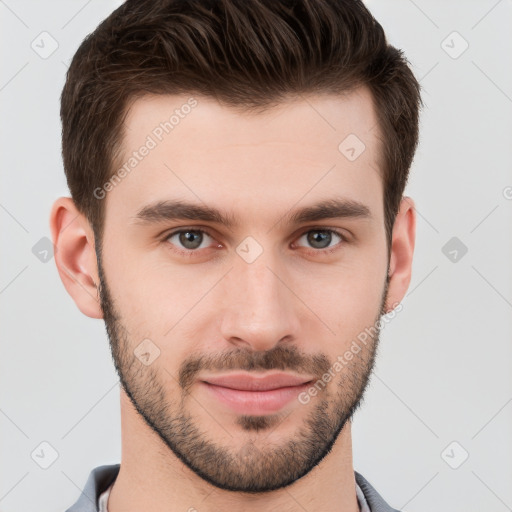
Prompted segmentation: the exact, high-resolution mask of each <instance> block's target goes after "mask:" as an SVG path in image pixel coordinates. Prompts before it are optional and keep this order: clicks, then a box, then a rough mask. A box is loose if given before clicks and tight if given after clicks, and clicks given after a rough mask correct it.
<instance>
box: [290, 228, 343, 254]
mask: <svg viewBox="0 0 512 512" xmlns="http://www.w3.org/2000/svg"><path fill="white" fill-rule="evenodd" d="M337 239H338V241H337V243H335V244H334V245H331V243H332V242H336V240H337ZM300 240H305V241H306V243H307V244H309V245H310V247H312V248H313V249H317V251H314V252H320V251H325V252H332V251H335V250H336V249H338V247H337V246H338V245H340V242H346V241H347V239H346V238H345V237H344V236H343V235H342V234H341V233H339V232H338V231H336V230H334V229H311V230H309V231H307V232H306V233H304V234H303V235H302V236H301V237H300V238H299V241H300Z"/></svg>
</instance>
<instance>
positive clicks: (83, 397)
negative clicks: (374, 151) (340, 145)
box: [0, 0, 512, 512]
mask: <svg viewBox="0 0 512 512" xmlns="http://www.w3.org/2000/svg"><path fill="white" fill-rule="evenodd" d="M367 3H368V6H369V8H370V9H371V10H372V12H373V13H374V15H375V17H376V18H377V20H378V21H379V22H380V23H381V24H382V25H383V27H384V29H385V30H386V33H387V35H388V38H389V40H390V42H391V43H392V44H393V45H395V46H397V47H399V48H402V49H403V50H404V52H405V54H406V56H407V57H408V59H409V61H410V62H411V65H412V67H413V70H414V72H415V74H416V76H417V78H418V79H419V80H420V81H421V85H422V87H423V99H424V102H425V104H426V106H425V109H424V111H423V113H422V122H421V143H420V147H419V149H418V152H417V155H416V159H415V161H414V164H413V168H412V171H411V179H410V184H409V186H408V189H407V191H406V194H407V195H410V196H411V197H413V198H414V199H415V201H416V206H417V214H418V230H417V244H416V251H415V262H414V267H413V278H412V283H411V286H410V289H409V292H408V294H407V296H406V298H405V299H404V301H403V310H402V312H400V313H399V314H398V315H397V316H396V318H395V319H394V320H393V321H392V322H391V323H390V324H389V325H387V326H386V327H385V329H384V331H383V333H382V338H381V339H382V341H381V345H380V350H379V356H378V361H377V365H376V370H375V374H374V376H373V378H372V380H371V385H370V388H369V389H368V392H367V395H366V399H365V402H364V404H363V406H362V408H361V410H360V411H359V412H358V413H357V415H356V418H355V421H354V425H353V437H354V468H355V469H356V470H357V471H359V472H360V473H362V474H363V475H364V476H365V477H366V478H367V479H368V480H369V481H370V483H372V485H373V486H374V487H375V488H376V489H377V490H378V491H379V492H380V493H381V494H382V496H383V497H384V498H385V499H386V501H388V502H389V503H390V504H391V505H392V506H393V507H395V508H397V509H402V508H403V509H406V510H407V511H408V512H414V511H417V512H423V511H424V512H427V511H432V510H450V511H452V512H456V511H464V512H477V511H478V512H480V511H482V510H486V511H496V512H501V511H506V510H512V485H511V483H512V462H511V461H512V435H511V432H512V428H511V427H512V385H511V383H512V344H511V333H512V315H511V313H512V279H511V274H512V271H511V267H512V265H511V262H512V200H511V199H510V198H512V188H511V187H512V173H511V164H512V150H511V147H512V115H511V114H512V67H511V62H512V59H511V55H512V36H511V32H510V26H511V24H512V2H511V1H510V0H501V1H496V0H489V1H487V0H480V1H467V0H458V1H454V0H453V1H451V2H445V1H428V2H427V1H426V0H415V1H414V2H413V1H412V0H386V1H383V0H372V1H368V2H367ZM117 5H119V2H114V1H112V0H111V1H105V0H101V1H100V0H89V1H83V0H80V1H78V0H77V1H75V0H73V1H70V0H66V1H47V2H40V1H36V0H33V1H28V0H20V1H15V0H5V1H0V20H1V29H0V34H1V38H2V41H1V50H0V51H1V52H2V74H1V77H0V108H1V113H0V116H1V117H0V118H1V120H2V123H1V134H0V136H1V141H2V160H1V164H2V173H1V195H0V222H1V230H0V232H1V237H2V260H1V265H0V304H1V315H2V317H1V324H0V328H1V333H0V335H1V344H2V345H1V350H2V352H1V358H0V390H1V396H0V432H1V435H0V442H1V446H0V453H1V467H0V512H22V511H23V512H24V511H27V510H39V511H40V512H46V511H57V510H65V509H66V508H68V507H69V506H70V505H71V504H73V503H74V502H75V501H76V500H77V498H78V496H79V494H80V491H81V490H82V489H83V487H84V484H85V481H86V479H87V477H88V475H89V473H90V471H91V470H92V469H93V468H94V467H96V466H99V465H103V464H112V463H117V462H119V461H120V455H121V454H120V417H119V384H118V378H117V375H116V373H115V369H114V366H113V363H112V361H111V356H110V350H109V346H108V339H107V336H106V334H105V331H104V324H103V322H102V321H100V320H92V319H89V318H87V317H85V316H83V315H82V314H81V313H80V312H79V310H78V309H77V307H76V306H75V304H74V303H73V302H72V300H71V298H70V297H69V296H68V295H67V293H66V291H65V290H64V287H63V285H62V283H61V281H60V279H59V277H58V274H57V271H56V268H55V262H54V260H53V259H50V260H49V261H48V262H47V263H43V262H41V261H40V260H39V259H38V258H37V257H36V256H35V255H34V254H33V252H32V248H33V247H34V245H35V244H36V243H38V241H39V240H40V239H41V238H43V237H49V236H50V232H49V226H48V216H49V212H50V207H51V204H52V202H53V201H54V200H55V199H56V198H57V197H58V196H60V195H69V194H68V191H67V187H66V183H65V178H64V173H63V168H62V162H61V157H60V129H61V127H60V120H59V95H60V92H61V90H62V87H63V84H64V75H65V72H66V69H67V65H68V63H69V61H70V59H71V57H72V56H73V54H74V52H75V51H76V49H77V47H78V45H79V44H80V42H81V40H82V39H83V38H84V37H85V36H86V35H87V34H88V33H89V32H91V31H92V30H93V29H94V28H95V27H96V25H97V24H98V23H99V22H100V21H101V20H102V19H104V18H105V17H106V16H107V15H108V14H109V13H110V12H111V11H112V10H113V9H114V8H115V7H116V6H117ZM43 31H46V32H48V33H49V34H51V37H52V38H53V39H54V40H55V41H56V42H57V43H58V48H57V49H56V50H55V51H54V53H52V54H51V55H50V56H48V57H47V58H41V57H40V55H38V54H37V53H36V52H35V51H34V50H33V49H32V47H31V44H32V42H33V41H35V43H34V44H36V43H37V44H39V45H40V46H42V43H41V42H40V40H41V37H48V36H40V34H41V32H43ZM454 31H456V32H458V33H459V34H460V36H458V35H456V34H455V35H454V34H452V33H453V32H454ZM38 41H39V43H38ZM443 41H445V42H444V43H443ZM464 41H466V42H467V44H468V45H469V46H468V48H467V50H466V51H464V53H462V54H461V55H460V56H458V57H457V58H453V56H454V55H456V54H458V53H459V52H460V51H461V50H462V49H463V48H464V45H465V43H464ZM45 48H46V51H49V50H50V49H51V40H50V39H46V40H45ZM40 51H42V50H40ZM447 52H448V53H451V54H452V56H450V55H449V54H448V53H447ZM507 187H509V188H507ZM452 237H457V238H458V239H459V240H460V243H463V244H464V245H465V246H466V247H467V253H466V254H465V255H464V256H462V257H460V254H461V252H460V250H459V252H458V253H457V254H458V256H457V257H458V260H457V261H455V262H453V261H451V260H450V259H449V258H448V257H447V256H445V254H444V253H443V252H442V248H443V247H444V245H445V244H446V243H447V242H448V241H449V240H450V239H451V238H452ZM40 243H41V242H40ZM460 243H459V246H460ZM446 252H448V251H446ZM452 254H453V253H452ZM44 441H46V442H47V443H49V444H50V445H51V446H52V447H53V448H54V449H55V450H56V451H57V452H58V458H57V460H56V461H55V462H54V463H53V464H52V465H51V466H50V467H49V468H48V469H42V468H41V467H40V466H39V465H37V464H36V462H34V460H33V459H32V457H31V454H32V453H33V452H34V450H36V452H37V450H40V449H41V448H40V443H42V442H44ZM453 441H456V443H458V444H456V445H451V446H450V447H449V448H448V450H446V451H445V449H446V448H447V447H448V446H449V445H450V444H451V443H452V442H453ZM43 446H45V445H43ZM49 452H50V451H49V449H48V448H46V453H49ZM465 452H467V453H468V454H469V457H468V458H467V460H466V461H465V462H464V463H463V464H462V465H460V466H459V467H458V468H457V469H452V467H450V465H449V464H448V463H447V461H448V462H450V464H451V465H457V464H459V463H460V461H461V460H462V457H463V455H464V453H465ZM443 454H444V456H443ZM311 512H313V511H311Z"/></svg>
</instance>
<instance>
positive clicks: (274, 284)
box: [221, 253, 303, 351]
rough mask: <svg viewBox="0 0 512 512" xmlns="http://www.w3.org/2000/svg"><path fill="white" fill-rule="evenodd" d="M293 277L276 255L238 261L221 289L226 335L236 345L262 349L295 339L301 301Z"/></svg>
mask: <svg viewBox="0 0 512 512" xmlns="http://www.w3.org/2000/svg"><path fill="white" fill-rule="evenodd" d="M264 254H265V253H264ZM290 281H291V278H290V276H289V272H286V271H285V270H284V269H283V266H280V265H278V263H277V260H276V259H274V258H271V257H264V256H263V255H261V256H260V257H259V258H258V259H257V260H256V261H254V262H252V263H247V262H245V261H243V260H240V261H237V262H236V263H235V266H234V268H233V269H232V270H231V271H230V272H229V273H228V274H227V276H226V278H225V280H224V283H223V289H222V291H221V293H222V294H223V301H222V305H223V307H222V309H221V310H222V314H223V318H222V322H221V334H222V336H223V337H224V339H225V340H227V341H228V342H229V343H231V344H233V345H235V346H237V348H246V349H248V348H249V349H252V350H261V351H266V350H271V349H272V348H273V347H275V346H276V345H277V344H278V343H280V342H281V343H283V342H285V341H286V342H290V341H293V340H295V339H296V338H297V337H298V332H299V319H300V314H301V311H300V305H301V302H300V300H298V299H297V297H296V295H295V294H294V292H293V285H292V286H291V283H290ZM302 314H303V312H302Z"/></svg>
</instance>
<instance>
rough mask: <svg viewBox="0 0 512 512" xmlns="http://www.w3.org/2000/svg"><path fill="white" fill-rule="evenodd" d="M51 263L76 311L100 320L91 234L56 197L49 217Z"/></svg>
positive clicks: (68, 204)
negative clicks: (53, 262)
mask: <svg viewBox="0 0 512 512" xmlns="http://www.w3.org/2000/svg"><path fill="white" fill-rule="evenodd" d="M50 230H51V233H52V239H53V243H54V245H55V246H56V248H57V250H56V251H55V256H54V259H55V263H56V265H57V270H58V272H59V275H60V278H61V280H62V282H63V284H64V286H65V287H66V290H67V291H68V293H69V295H71V297H72V298H73V300H74V301H75V303H76V305H77V306H78V309H79V310H80V311H81V312H82V313H83V314H84V315H87V316H89V317H91V318H103V312H102V310H101V306H100V298H99V289H98V286H99V278H98V267H97V262H96V251H95V244H94V232H93V230H92V228H91V226H90V224H89V222H88V221H87V219H86V218H85V216H84V215H83V214H81V213H80V212H79V211H78V210H77V208H76V206H75V203H74V202H73V200H72V199H71V198H70V197H60V198H59V199H57V200H56V201H55V203H54V204H53V207H52V210H51V213H50Z"/></svg>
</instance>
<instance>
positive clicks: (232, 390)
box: [200, 373, 312, 415]
mask: <svg viewBox="0 0 512 512" xmlns="http://www.w3.org/2000/svg"><path fill="white" fill-rule="evenodd" d="M311 382H312V378H311V377H309V376H305V377H304V376H297V375H291V374H287V373H274V374H268V373H267V374H265V375H254V374H247V373H236V374H229V375H222V376H211V377H204V378H203V379H202V380H201V382H200V384H201V385H202V388H203V389H204V390H205V392H206V393H208V396H209V397H213V398H215V399H216V400H217V401H218V403H219V404H221V405H222V406H224V407H225V406H227V407H228V408H229V409H230V410H232V411H234V412H235V413H237V414H259V415H261V414H272V413H276V412H278V411H280V410H281V409H282V408H283V407H285V406H286V405H287V404H289V403H290V402H292V401H293V400H294V399H297V398H298V395H299V393H301V392H303V391H304V390H305V389H307V387H308V386H309V385H310V383H311ZM295 403H296V404H297V405H298V404H299V401H298V400H295Z"/></svg>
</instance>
